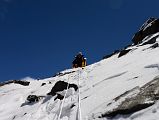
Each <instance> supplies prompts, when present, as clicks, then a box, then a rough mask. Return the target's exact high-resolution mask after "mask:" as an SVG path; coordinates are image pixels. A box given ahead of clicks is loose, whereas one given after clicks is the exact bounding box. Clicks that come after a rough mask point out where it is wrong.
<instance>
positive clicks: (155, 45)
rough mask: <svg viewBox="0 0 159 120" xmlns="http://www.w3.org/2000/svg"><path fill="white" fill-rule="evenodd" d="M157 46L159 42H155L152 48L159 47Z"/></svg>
mask: <svg viewBox="0 0 159 120" xmlns="http://www.w3.org/2000/svg"><path fill="white" fill-rule="evenodd" d="M157 47H159V44H158V43H155V44H153V45H152V46H151V47H150V48H152V49H154V48H157Z"/></svg>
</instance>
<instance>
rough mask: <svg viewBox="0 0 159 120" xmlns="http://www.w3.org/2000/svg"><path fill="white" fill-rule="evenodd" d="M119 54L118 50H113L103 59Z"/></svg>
mask: <svg viewBox="0 0 159 120" xmlns="http://www.w3.org/2000/svg"><path fill="white" fill-rule="evenodd" d="M119 52H120V51H119V50H115V51H114V52H113V53H111V54H108V55H105V56H104V57H103V59H107V58H110V57H111V56H113V55H115V54H117V53H119Z"/></svg>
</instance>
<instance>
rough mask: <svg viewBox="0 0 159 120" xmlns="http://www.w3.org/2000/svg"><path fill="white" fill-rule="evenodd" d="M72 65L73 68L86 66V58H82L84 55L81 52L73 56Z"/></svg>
mask: <svg viewBox="0 0 159 120" xmlns="http://www.w3.org/2000/svg"><path fill="white" fill-rule="evenodd" d="M72 64H73V68H78V67H85V66H86V58H84V55H83V54H82V52H79V53H78V54H77V55H76V56H75V60H74V61H73V62H72Z"/></svg>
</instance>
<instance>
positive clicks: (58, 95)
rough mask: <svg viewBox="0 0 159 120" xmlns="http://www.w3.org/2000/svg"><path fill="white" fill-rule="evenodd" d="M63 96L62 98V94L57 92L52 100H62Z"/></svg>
mask: <svg viewBox="0 0 159 120" xmlns="http://www.w3.org/2000/svg"><path fill="white" fill-rule="evenodd" d="M63 98H64V96H63V95H60V94H57V96H56V98H55V99H54V100H56V99H60V100H63Z"/></svg>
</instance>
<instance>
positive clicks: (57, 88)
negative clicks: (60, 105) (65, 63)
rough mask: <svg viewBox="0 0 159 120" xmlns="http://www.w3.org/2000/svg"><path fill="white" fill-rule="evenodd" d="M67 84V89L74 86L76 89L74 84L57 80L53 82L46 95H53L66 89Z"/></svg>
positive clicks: (76, 88)
mask: <svg viewBox="0 0 159 120" xmlns="http://www.w3.org/2000/svg"><path fill="white" fill-rule="evenodd" d="M67 86H68V89H69V88H74V89H75V91H77V90H78V86H77V85H76V84H69V83H67V82H64V81H58V82H57V83H55V85H54V86H53V88H52V90H51V91H50V92H49V93H48V95H52V96H54V95H56V94H57V92H60V91H63V90H66V89H67Z"/></svg>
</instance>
